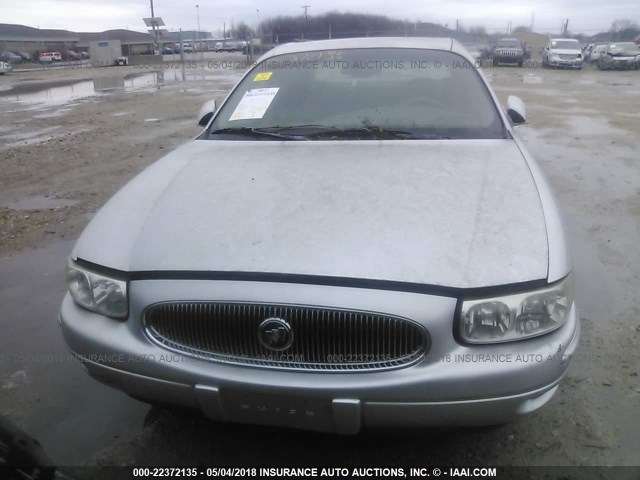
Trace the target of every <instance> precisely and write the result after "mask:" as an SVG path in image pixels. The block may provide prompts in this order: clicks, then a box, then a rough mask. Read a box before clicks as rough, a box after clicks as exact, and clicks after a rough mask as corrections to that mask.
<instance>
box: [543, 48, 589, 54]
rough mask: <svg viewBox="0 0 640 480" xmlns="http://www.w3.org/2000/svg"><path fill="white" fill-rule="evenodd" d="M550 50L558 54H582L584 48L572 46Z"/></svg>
mask: <svg viewBox="0 0 640 480" xmlns="http://www.w3.org/2000/svg"><path fill="white" fill-rule="evenodd" d="M549 52H550V53H554V54H556V55H575V56H578V55H582V50H574V49H572V48H550V49H549Z"/></svg>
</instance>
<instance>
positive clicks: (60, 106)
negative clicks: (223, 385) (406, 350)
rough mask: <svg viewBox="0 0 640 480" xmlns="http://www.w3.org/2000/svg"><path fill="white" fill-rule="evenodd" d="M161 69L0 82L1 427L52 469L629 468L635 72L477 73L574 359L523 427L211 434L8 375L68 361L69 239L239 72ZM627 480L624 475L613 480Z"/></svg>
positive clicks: (637, 202) (210, 429)
mask: <svg viewBox="0 0 640 480" xmlns="http://www.w3.org/2000/svg"><path fill="white" fill-rule="evenodd" d="M215 58H216V59H218V60H221V59H223V58H224V59H227V60H229V61H230V63H229V64H228V65H227V66H230V67H235V66H239V65H238V64H239V63H240V62H241V61H242V57H241V56H240V55H233V54H231V55H227V56H225V57H222V56H218V57H215ZM236 62H237V63H236ZM165 67H166V68H164V69H163V70H161V71H160V72H161V73H160V74H159V73H158V71H154V70H153V69H152V68H145V67H144V66H142V67H141V68H134V67H122V68H116V67H113V68H104V69H90V68H84V69H75V70H56V71H45V72H43V71H34V72H25V73H13V74H11V75H5V76H4V77H0V171H1V172H2V176H1V179H0V302H2V305H3V306H4V308H3V310H2V311H1V313H0V326H2V328H3V330H4V331H5V332H8V334H7V335H3V336H2V337H0V353H2V354H5V356H4V357H2V356H0V394H1V395H0V412H2V413H4V414H6V415H8V416H9V417H10V418H12V419H14V420H15V421H18V422H19V423H20V424H21V426H23V427H24V428H25V429H26V430H28V431H29V432H30V433H32V434H34V435H36V436H37V437H39V438H40V440H41V441H42V442H43V443H44V445H45V447H46V448H47V450H48V451H49V452H50V455H51V456H52V457H53V458H54V459H55V460H57V461H58V462H59V463H61V464H64V465H95V464H99V465H112V464H117V465H121V464H127V465H132V464H144V465H155V464H166V465H175V464H185V465H212V464H226V465H234V464H237V465H247V464H254V465H267V464H291V463H316V464H318V463H319V464H340V465H380V464H383V463H384V464H400V465H409V464H412V465H414V464H423V465H427V464H438V463H440V464H454V465H455V464H476V465H491V466H495V465H529V466H531V465H565V466H575V465H625V466H637V465H639V464H640V458H639V455H638V445H639V444H640V433H639V432H640V420H639V419H640V416H639V415H638V412H640V379H639V376H638V375H639V374H640V358H639V357H640V353H639V352H640V350H639V348H638V347H639V343H640V341H639V340H640V300H639V299H638V292H639V291H640V154H639V147H638V138H639V137H640V113H638V107H639V106H640V73H639V72H637V71H631V72H600V71H597V70H595V69H592V68H585V69H584V70H583V71H579V72H574V71H558V70H542V69H520V68H514V67H500V68H492V69H488V70H486V71H485V74H486V75H487V76H488V78H489V79H490V81H491V83H492V85H493V87H494V88H495V90H496V92H497V94H498V96H499V97H500V99H501V100H502V101H503V102H505V103H506V98H507V96H509V95H518V96H520V97H521V98H522V99H523V100H524V101H525V102H526V103H527V107H528V113H529V120H530V123H529V124H528V125H524V126H521V127H518V129H517V130H518V132H519V134H520V135H521V136H522V137H523V138H524V140H525V143H526V144H527V146H528V148H529V150H530V151H531V152H532V153H533V155H534V156H535V157H536V158H537V159H538V161H539V162H540V164H541V165H542V168H543V169H544V171H545V172H546V174H547V176H548V178H549V179H550V181H551V183H552V185H553V187H554V189H555V192H556V194H557V196H558V198H559V202H560V205H561V207H562V209H563V212H564V214H565V219H566V223H567V227H568V235H569V239H570V242H571V243H572V245H573V248H574V251H573V253H574V261H575V269H576V275H577V301H578V306H579V308H580V314H581V317H582V322H583V330H582V331H583V333H582V341H581V345H580V347H579V350H578V355H577V357H576V359H575V360H574V363H573V366H572V368H571V370H570V373H569V375H568V376H567V378H566V379H565V380H564V382H563V383H562V385H561V388H560V390H559V391H558V393H557V394H556V396H555V397H554V398H553V400H552V401H551V402H550V404H548V405H547V406H546V407H545V408H543V409H542V410H541V411H539V412H536V413H535V414H533V415H531V416H529V417H528V418H525V419H523V420H521V421H518V422H516V423H513V424H510V425H505V426H501V427H495V428H490V429H471V430H455V431H452V430H445V431H443V430H436V431H431V430H430V431H408V432H407V431H402V432H395V431H394V432H389V431H375V432H365V433H364V434H361V435H359V436H357V437H355V438H349V437H346V438H345V437H334V436H327V435H320V434H315V433H307V432H297V431H288V430H282V429H272V428H258V427H249V426H237V425H223V424H215V423H212V422H209V421H206V420H204V419H203V418H202V417H201V416H199V415H198V414H194V413H191V412H189V413H185V412H170V411H164V410H159V409H157V408H151V409H150V408H149V407H147V406H145V405H143V404H141V403H139V402H137V401H135V400H132V399H129V398H128V397H126V396H124V395H122V394H120V393H119V392H114V391H111V390H110V389H108V388H106V387H104V386H102V385H99V384H97V382H94V381H93V380H91V379H89V378H88V376H87V375H86V374H85V373H84V372H83V371H82V369H81V368H80V367H79V366H78V365H75V364H74V362H70V361H65V362H62V363H52V362H47V361H33V359H29V358H27V359H24V358H23V359H22V360H18V357H16V355H18V354H20V353H29V352H31V353H32V354H41V353H52V352H53V353H55V352H59V353H62V354H66V348H65V347H64V344H63V342H62V337H61V335H60V332H59V329H58V328H57V322H56V315H57V309H58V303H57V302H59V300H60V298H61V297H62V293H63V291H64V284H63V263H64V257H65V255H67V254H68V252H69V250H70V248H71V246H72V242H71V240H73V239H74V238H75V237H77V235H78V234H79V233H80V231H81V230H82V228H83V227H84V225H85V224H86V223H87V221H88V220H89V219H90V218H91V216H92V215H93V214H94V213H95V211H96V209H98V208H99V207H100V206H101V205H102V204H103V203H104V202H105V201H106V200H107V199H108V198H109V197H110V196H111V195H112V194H113V193H115V191H116V190H117V189H118V188H119V187H120V186H122V185H123V184H124V183H125V182H126V181H127V180H128V179H130V178H131V177H132V176H134V175H135V174H136V173H138V172H139V171H141V170H142V169H143V168H144V167H146V166H147V165H149V164H150V163H151V162H153V161H155V160H157V159H159V158H160V157H161V156H163V155H164V154H165V153H166V152H168V151H170V150H171V149H172V148H174V147H175V146H177V145H179V144H180V143H183V142H185V141H187V140H188V139H189V138H190V137H193V136H194V135H196V134H197V133H198V132H199V128H198V127H197V125H196V114H197V112H198V110H199V108H200V106H201V104H202V103H203V102H204V101H205V100H208V99H210V98H212V97H213V98H215V99H216V100H218V101H221V100H222V99H223V98H224V96H225V95H226V92H227V91H228V90H229V89H230V87H231V86H232V85H233V84H234V83H235V82H236V81H237V79H238V78H239V76H240V75H241V74H242V72H243V70H242V69H234V68H218V69H208V68H204V67H207V64H206V62H205V64H203V65H201V66H199V67H198V68H194V69H181V68H176V65H170V67H171V68H169V67H168V66H166V65H165ZM156 68H157V67H156ZM162 77H164V79H163V78H162ZM35 287H37V288H39V289H40V290H39V291H41V292H46V293H43V296H42V299H41V301H36V300H34V292H33V288H35ZM17 319H19V320H20V322H17V321H16V320H17ZM83 399H86V400H87V401H83ZM610 474H611V472H608V471H605V470H597V469H596V470H589V471H586V472H577V471H568V472H567V473H565V474H564V475H565V477H566V478H609V476H610ZM639 474H640V472H639V471H638V470H637V469H627V470H622V471H619V472H617V473H616V476H617V478H639V477H638V475H639ZM92 475H95V476H96V477H100V476H101V474H100V473H97V472H95V471H94V472H93V473H92ZM104 478H107V477H106V476H105V477H104Z"/></svg>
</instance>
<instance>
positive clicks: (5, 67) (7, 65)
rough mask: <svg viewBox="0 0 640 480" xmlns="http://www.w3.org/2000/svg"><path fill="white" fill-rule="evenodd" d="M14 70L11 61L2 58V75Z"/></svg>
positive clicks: (0, 67)
mask: <svg viewBox="0 0 640 480" xmlns="http://www.w3.org/2000/svg"><path fill="white" fill-rule="evenodd" d="M11 70H12V68H11V64H10V63H9V62H3V61H1V60H0V75H4V74H5V73H9V72H10V71H11Z"/></svg>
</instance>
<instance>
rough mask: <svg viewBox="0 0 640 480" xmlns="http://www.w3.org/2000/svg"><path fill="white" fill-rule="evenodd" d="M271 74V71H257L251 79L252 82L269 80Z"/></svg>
mask: <svg viewBox="0 0 640 480" xmlns="http://www.w3.org/2000/svg"><path fill="white" fill-rule="evenodd" d="M271 75H273V72H261V73H258V74H257V75H256V76H255V77H254V78H253V81H254V82H264V81H266V80H269V79H270V78H271Z"/></svg>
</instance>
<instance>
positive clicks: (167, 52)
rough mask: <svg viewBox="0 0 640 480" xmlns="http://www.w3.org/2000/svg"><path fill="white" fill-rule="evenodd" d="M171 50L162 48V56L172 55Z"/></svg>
mask: <svg viewBox="0 0 640 480" xmlns="http://www.w3.org/2000/svg"><path fill="white" fill-rule="evenodd" d="M173 53H174V52H173V48H171V47H162V55H173Z"/></svg>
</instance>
